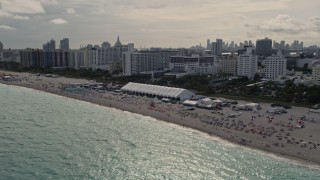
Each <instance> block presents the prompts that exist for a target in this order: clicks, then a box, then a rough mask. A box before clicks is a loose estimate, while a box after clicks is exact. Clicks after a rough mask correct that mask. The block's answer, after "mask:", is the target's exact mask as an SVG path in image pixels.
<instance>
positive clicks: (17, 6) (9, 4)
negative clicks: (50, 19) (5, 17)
mask: <svg viewBox="0 0 320 180" xmlns="http://www.w3.org/2000/svg"><path fill="white" fill-rule="evenodd" d="M1 5H2V10H4V11H6V12H7V13H19V14H38V13H44V12H45V11H44V9H43V7H42V4H41V3H40V1H39V0H1Z"/></svg>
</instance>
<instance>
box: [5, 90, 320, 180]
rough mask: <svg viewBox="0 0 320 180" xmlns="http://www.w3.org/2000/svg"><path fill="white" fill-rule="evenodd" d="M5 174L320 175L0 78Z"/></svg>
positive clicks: (50, 176) (92, 176)
mask: <svg viewBox="0 0 320 180" xmlns="http://www.w3.org/2000/svg"><path fill="white" fill-rule="evenodd" d="M0 179H320V170H319V169H316V168H312V167H310V166H306V165H301V164H299V163H298V162H295V161H290V160H288V159H284V158H278V157H276V156H272V155H268V154H265V153H262V152H259V151H256V150H251V149H249V148H244V147H240V146H238V145H234V144H231V143H229V142H226V141H223V140H220V139H219V138H215V137H211V136H208V135H206V134H204V133H200V132H198V131H195V130H190V129H186V128H183V127H180V126H176V125H173V124H168V123H165V122H162V121H158V120H156V119H154V118H151V117H145V116H142V115H138V114H134V113H129V112H124V111H120V110H116V109H112V108H107V107H102V106H98V105H94V104H91V103H87V102H83V101H78V100H74V99H70V98H66V97H61V96H57V95H53V94H48V93H44V92H41V91H36V90H32V89H26V88H22V87H15V86H7V85H2V84H0Z"/></svg>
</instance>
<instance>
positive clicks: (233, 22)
mask: <svg viewBox="0 0 320 180" xmlns="http://www.w3.org/2000/svg"><path fill="white" fill-rule="evenodd" d="M0 2H1V6H0V19H1V22H0V37H1V39H0V41H2V42H3V44H4V48H18V49H24V48H27V47H30V48H42V44H43V43H45V42H47V41H48V40H50V39H51V38H53V39H55V40H56V46H57V47H58V45H59V41H60V40H61V39H62V38H65V37H66V38H69V39H70V47H71V48H73V49H77V48H79V47H80V45H86V44H93V45H94V44H99V45H100V44H101V43H102V42H104V41H108V42H110V43H111V44H114V42H115V41H116V38H117V36H118V35H119V36H120V40H121V42H122V43H125V44H127V43H131V42H132V43H135V47H137V48H139V47H140V46H141V47H167V48H169V47H172V48H176V47H190V46H193V45H196V44H198V45H199V44H200V43H201V44H202V45H203V46H206V40H207V39H211V40H212V41H214V40H215V39H216V38H221V39H223V40H224V41H226V42H230V41H235V42H237V43H238V42H240V41H244V40H252V41H253V42H254V43H255V41H256V40H257V39H262V38H265V37H269V38H271V39H272V40H276V41H280V40H286V43H289V44H291V43H292V41H293V40H300V41H303V42H304V45H305V46H310V45H319V39H320V38H319V37H320V15H319V13H318V9H319V7H320V1H318V0H309V1H308V3H306V2H303V1H298V0H269V1H262V0H229V1H217V0H203V1H199V2H198V1H195V0H187V1H185V0H184V1H182V0H170V1H169V0H163V1H155V0H137V1H130V0H122V1H117V0H109V1H104V0H91V1H84V0H64V1H62V0H0Z"/></svg>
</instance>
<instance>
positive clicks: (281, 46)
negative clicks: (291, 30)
mask: <svg viewBox="0 0 320 180" xmlns="http://www.w3.org/2000/svg"><path fill="white" fill-rule="evenodd" d="M285 48H286V42H285V41H283V40H282V41H281V42H280V49H285Z"/></svg>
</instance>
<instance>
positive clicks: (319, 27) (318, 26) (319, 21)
mask: <svg viewBox="0 0 320 180" xmlns="http://www.w3.org/2000/svg"><path fill="white" fill-rule="evenodd" d="M310 21H311V23H312V24H311V28H312V29H313V30H314V31H316V32H319V33H320V17H317V16H314V17H311V18H310Z"/></svg>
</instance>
